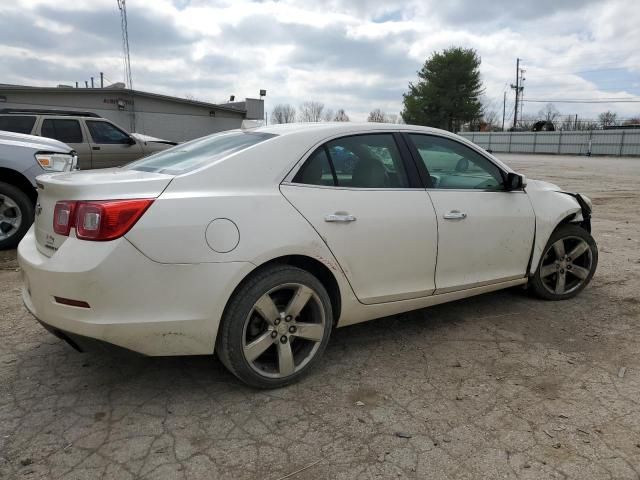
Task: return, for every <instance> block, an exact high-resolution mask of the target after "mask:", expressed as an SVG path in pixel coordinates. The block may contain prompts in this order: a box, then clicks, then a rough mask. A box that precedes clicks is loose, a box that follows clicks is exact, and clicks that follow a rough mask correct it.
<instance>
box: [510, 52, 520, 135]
mask: <svg viewBox="0 0 640 480" xmlns="http://www.w3.org/2000/svg"><path fill="white" fill-rule="evenodd" d="M511 88H515V90H516V104H515V107H514V111H513V128H514V129H515V128H516V125H517V124H518V99H519V97H520V59H519V58H517V59H516V84H515V85H514V84H513V83H512V84H511Z"/></svg>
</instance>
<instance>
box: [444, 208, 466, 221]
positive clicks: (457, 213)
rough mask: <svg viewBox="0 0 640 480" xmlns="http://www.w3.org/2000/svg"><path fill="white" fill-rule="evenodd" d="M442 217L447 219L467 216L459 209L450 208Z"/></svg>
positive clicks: (458, 218) (462, 218)
mask: <svg viewBox="0 0 640 480" xmlns="http://www.w3.org/2000/svg"><path fill="white" fill-rule="evenodd" d="M443 217H444V218H445V219H447V220H464V219H465V218H467V214H466V213H464V212H461V211H460V210H451V211H450V212H447V213H445V214H444V215H443Z"/></svg>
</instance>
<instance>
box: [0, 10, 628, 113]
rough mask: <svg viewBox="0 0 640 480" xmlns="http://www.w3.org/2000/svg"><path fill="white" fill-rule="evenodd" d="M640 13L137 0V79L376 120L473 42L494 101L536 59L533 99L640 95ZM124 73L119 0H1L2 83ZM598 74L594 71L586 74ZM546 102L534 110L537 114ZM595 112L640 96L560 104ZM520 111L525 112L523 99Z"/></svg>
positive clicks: (133, 25) (203, 94)
mask: <svg viewBox="0 0 640 480" xmlns="http://www.w3.org/2000/svg"><path fill="white" fill-rule="evenodd" d="M639 22H640V9H638V8H637V5H636V3H635V2H634V0H609V1H607V2H601V1H595V0H566V1H562V2H558V1H557V0H539V1H537V2H513V1H506V0H493V1H488V0H486V1H479V0H452V1H449V2H441V1H437V0H415V1H414V0H405V1H394V0H349V1H347V0H264V1H254V2H252V1H250V0H216V1H210V0H137V1H136V2H129V4H128V23H129V36H130V46H131V56H132V70H133V77H134V85H135V87H136V88H138V89H144V90H149V91H155V92H159V93H165V94H173V95H178V96H184V95H187V94H188V95H192V96H195V97H196V98H199V99H202V100H206V101H213V102H216V101H224V100H225V99H226V98H228V96H229V95H231V94H234V95H236V97H237V98H242V97H244V96H257V93H258V90H259V89H262V88H265V89H267V91H268V96H267V105H266V108H267V110H269V109H270V108H272V107H273V105H275V104H276V103H279V102H289V103H292V104H294V105H298V104H299V103H301V102H303V101H307V100H318V101H322V102H324V103H325V104H326V105H327V107H329V108H333V109H337V108H344V109H345V110H346V111H347V112H348V113H349V115H350V117H351V118H352V119H356V120H364V119H365V118H366V116H367V113H368V112H369V111H370V110H372V109H374V108H382V109H383V110H385V111H387V112H389V113H397V112H399V111H400V110H401V108H402V94H403V93H404V92H405V91H406V89H407V85H408V83H409V82H411V81H415V79H416V71H417V70H419V69H420V68H421V66H422V64H423V63H424V61H425V59H426V58H427V57H428V56H429V55H430V54H431V53H432V52H433V51H434V50H441V49H443V48H447V47H449V46H454V45H456V46H457V45H460V46H463V47H468V48H474V49H476V50H477V51H478V54H479V55H480V56H481V58H482V66H481V72H482V78H483V81H484V85H485V90H486V93H485V97H484V98H485V101H486V103H487V104H489V105H491V106H492V108H494V109H498V108H501V102H502V94H503V92H504V91H507V93H508V98H509V101H510V103H511V104H512V98H513V95H512V91H511V89H510V88H509V84H510V83H511V82H513V81H514V77H515V59H516V57H520V58H522V59H523V61H522V64H523V66H524V68H525V69H526V70H527V72H526V74H525V76H526V77H527V80H526V82H525V99H527V98H530V99H534V98H541V99H561V98H587V97H589V98H606V97H611V96H625V95H634V94H635V95H638V94H640V92H639V90H638V85H639V84H640V51H639V50H638V48H637V46H638V45H640V29H638V28H637V25H638V23H639ZM100 71H103V72H105V76H106V77H107V79H109V80H111V81H121V79H122V43H121V32H120V16H119V11H118V8H117V5H116V3H115V2H113V1H111V0H92V1H90V2H89V1H85V2H60V1H59V0H16V1H15V2H11V3H6V2H3V4H2V5H0V72H2V78H0V82H12V83H25V84H32V85H57V84H58V83H68V84H73V82H75V81H78V82H80V83H81V84H83V83H84V80H85V79H88V78H89V77H90V76H94V77H98V76H99V72H100ZM585 71H586V73H585ZM539 107H540V105H537V104H526V105H525V110H526V111H531V112H537V110H539ZM557 107H558V109H559V110H560V111H561V112H563V113H567V114H569V113H572V114H573V113H579V114H580V115H581V116H592V117H595V116H596V115H597V113H598V112H600V111H602V110H606V109H612V110H616V111H618V112H619V113H620V114H621V116H623V117H624V116H631V115H633V114H636V113H637V111H638V110H640V107H638V104H611V105H609V104H597V105H588V104H587V105H580V104H571V105H563V104H558V105H557ZM510 108H512V107H510Z"/></svg>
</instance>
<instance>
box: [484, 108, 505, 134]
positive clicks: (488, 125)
mask: <svg viewBox="0 0 640 480" xmlns="http://www.w3.org/2000/svg"><path fill="white" fill-rule="evenodd" d="M500 120H501V117H500V115H498V112H496V111H495V110H488V109H484V110H483V111H482V118H481V119H480V128H482V127H483V124H484V128H485V130H489V131H492V130H494V129H496V128H497V127H498V122H499V121H500Z"/></svg>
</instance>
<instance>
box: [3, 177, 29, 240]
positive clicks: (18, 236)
mask: <svg viewBox="0 0 640 480" xmlns="http://www.w3.org/2000/svg"><path fill="white" fill-rule="evenodd" d="M33 218H34V208H33V203H32V202H31V199H30V198H29V197H28V196H27V194H26V193H24V192H23V191H22V190H20V189H19V188H17V187H15V186H13V185H10V184H8V183H4V182H0V250H4V249H7V248H15V247H16V246H17V245H18V243H19V242H20V240H22V237H24V235H25V233H27V230H29V227H31V224H32V223H33Z"/></svg>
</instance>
